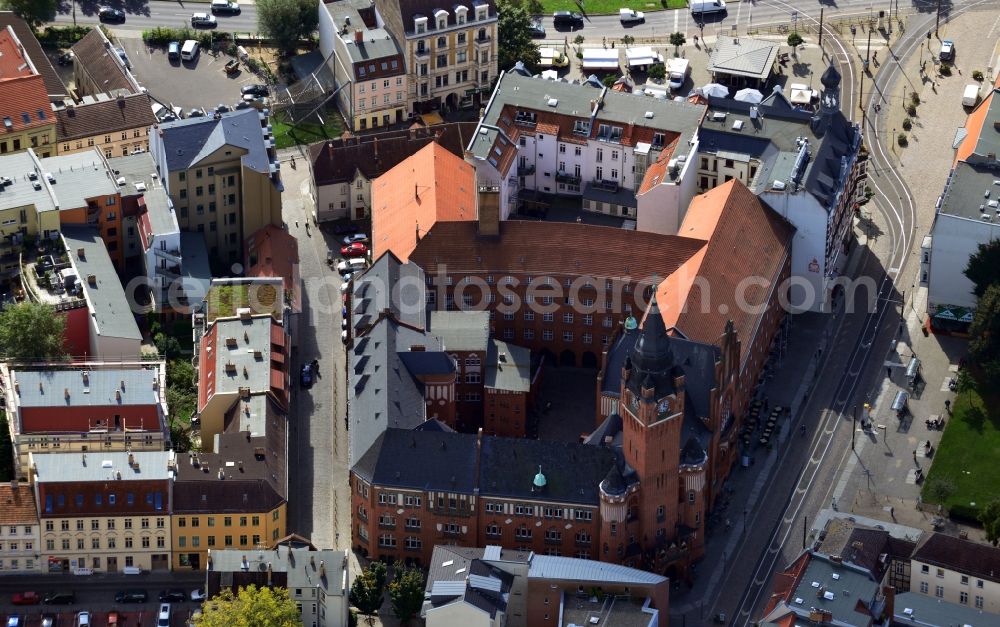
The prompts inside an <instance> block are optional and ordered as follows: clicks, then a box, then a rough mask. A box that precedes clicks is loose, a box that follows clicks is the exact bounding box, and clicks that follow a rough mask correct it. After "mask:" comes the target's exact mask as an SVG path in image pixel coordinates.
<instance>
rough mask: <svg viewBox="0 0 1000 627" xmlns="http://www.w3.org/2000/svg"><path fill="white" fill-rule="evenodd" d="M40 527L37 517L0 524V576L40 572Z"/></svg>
mask: <svg viewBox="0 0 1000 627" xmlns="http://www.w3.org/2000/svg"><path fill="white" fill-rule="evenodd" d="M40 529H41V528H40V527H39V525H38V520H37V519H35V520H33V521H27V520H23V521H18V522H16V523H15V522H9V523H4V524H3V525H0V576H3V575H7V576H9V577H12V576H15V575H29V574H36V573H40V572H41V570H42V562H41V560H40V559H38V554H39V552H40V546H39V545H40V543H41V536H40V534H39V530H40Z"/></svg>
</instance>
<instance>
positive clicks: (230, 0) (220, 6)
mask: <svg viewBox="0 0 1000 627" xmlns="http://www.w3.org/2000/svg"><path fill="white" fill-rule="evenodd" d="M212 13H214V14H216V15H239V14H240V3H239V2H236V1H235V0H212Z"/></svg>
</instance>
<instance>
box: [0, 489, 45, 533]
mask: <svg viewBox="0 0 1000 627" xmlns="http://www.w3.org/2000/svg"><path fill="white" fill-rule="evenodd" d="M37 524H38V511H37V510H36V509H35V494H34V493H33V492H32V491H31V486H29V485H28V484H26V483H20V484H18V486H17V489H16V490H15V489H14V488H13V487H12V485H11V484H9V483H3V484H0V525H37Z"/></svg>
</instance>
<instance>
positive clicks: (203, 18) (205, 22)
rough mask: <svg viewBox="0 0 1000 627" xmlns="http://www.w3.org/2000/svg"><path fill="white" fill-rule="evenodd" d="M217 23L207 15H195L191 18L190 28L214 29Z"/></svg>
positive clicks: (213, 17)
mask: <svg viewBox="0 0 1000 627" xmlns="http://www.w3.org/2000/svg"><path fill="white" fill-rule="evenodd" d="M218 23H219V21H218V20H216V19H215V16H214V15H209V14H208V13H195V14H194V15H192V16H191V26H193V27H195V28H215V27H216V26H217V25H218Z"/></svg>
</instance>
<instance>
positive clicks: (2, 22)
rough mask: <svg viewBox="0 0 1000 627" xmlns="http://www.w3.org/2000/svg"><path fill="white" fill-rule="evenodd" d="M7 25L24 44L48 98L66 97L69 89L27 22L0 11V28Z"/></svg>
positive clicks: (11, 13)
mask: <svg viewBox="0 0 1000 627" xmlns="http://www.w3.org/2000/svg"><path fill="white" fill-rule="evenodd" d="M8 26H10V27H11V28H13V29H14V34H15V35H17V38H18V39H19V40H20V41H21V45H22V46H24V51H25V52H26V53H27V55H28V58H30V59H31V63H32V65H34V66H35V70H37V71H38V73H39V74H41V76H42V81H43V82H44V83H45V90H46V91H47V92H48V95H49V99H50V100H53V101H57V100H62V99H64V98H66V97H68V96H69V90H67V89H66V85H64V84H63V82H62V79H61V78H59V74H58V73H57V72H56V69H55V68H54V67H52V62H51V61H49V57H48V55H46V54H45V50H44V49H42V45H41V44H40V43H38V38H36V37H35V33H34V32H32V30H31V27H30V26H28V23H27V22H25V21H24V20H22V19H21V18H19V17H18V16H16V15H14V13H13V12H11V11H0V28H7V27H8Z"/></svg>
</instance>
